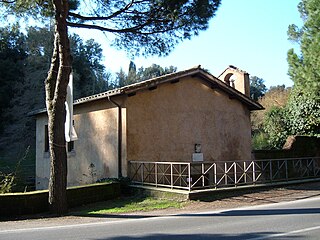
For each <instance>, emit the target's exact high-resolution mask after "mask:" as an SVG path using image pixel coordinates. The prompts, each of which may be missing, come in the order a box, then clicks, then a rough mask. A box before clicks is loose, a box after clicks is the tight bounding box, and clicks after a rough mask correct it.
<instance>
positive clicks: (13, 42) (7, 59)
mask: <svg viewBox="0 0 320 240" xmlns="http://www.w3.org/2000/svg"><path fill="white" fill-rule="evenodd" d="M26 56H27V54H26V52H25V36H24V35H23V34H22V33H20V31H19V26H17V25H14V26H10V27H8V28H0V72H1V74H0V86H1V88H0V133H1V132H2V131H3V130H4V123H5V122H6V121H10V120H11V119H10V116H8V115H5V112H6V108H7V107H8V106H9V103H10V101H11V98H12V97H13V96H14V94H15V89H14V86H15V83H16V82H19V83H21V82H23V77H24V71H23V70H24V64H23V61H24V59H25V58H26Z"/></svg>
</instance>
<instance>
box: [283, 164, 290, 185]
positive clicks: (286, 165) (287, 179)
mask: <svg viewBox="0 0 320 240" xmlns="http://www.w3.org/2000/svg"><path fill="white" fill-rule="evenodd" d="M284 163H285V167H286V181H287V182H288V181H289V176H288V160H287V159H286V160H285V162H284Z"/></svg>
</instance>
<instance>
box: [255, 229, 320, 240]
mask: <svg viewBox="0 0 320 240" xmlns="http://www.w3.org/2000/svg"><path fill="white" fill-rule="evenodd" d="M318 229H320V226H316V227H310V228H303V229H299V230H294V231H291V232H285V233H276V234H270V235H266V236H262V237H257V238H250V239H249V240H263V239H269V238H275V237H283V236H288V235H292V234H296V233H303V232H310V231H314V230H318Z"/></svg>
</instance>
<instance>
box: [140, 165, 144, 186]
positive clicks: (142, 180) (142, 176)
mask: <svg viewBox="0 0 320 240" xmlns="http://www.w3.org/2000/svg"><path fill="white" fill-rule="evenodd" d="M143 169H144V163H141V183H142V185H143V182H144V173H143Z"/></svg>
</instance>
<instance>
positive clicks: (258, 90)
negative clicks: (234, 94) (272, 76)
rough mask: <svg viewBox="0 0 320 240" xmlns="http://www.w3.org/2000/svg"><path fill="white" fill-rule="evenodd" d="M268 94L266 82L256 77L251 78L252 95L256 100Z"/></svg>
mask: <svg viewBox="0 0 320 240" xmlns="http://www.w3.org/2000/svg"><path fill="white" fill-rule="evenodd" d="M266 92H267V87H266V85H264V80H263V79H262V78H259V77H256V76H252V77H251V76H250V95H251V98H252V99H254V100H258V99H259V98H261V97H262V96H264V94H265V93H266Z"/></svg>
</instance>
